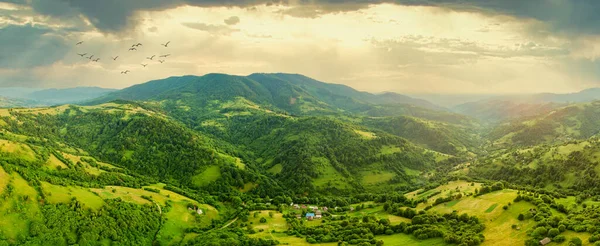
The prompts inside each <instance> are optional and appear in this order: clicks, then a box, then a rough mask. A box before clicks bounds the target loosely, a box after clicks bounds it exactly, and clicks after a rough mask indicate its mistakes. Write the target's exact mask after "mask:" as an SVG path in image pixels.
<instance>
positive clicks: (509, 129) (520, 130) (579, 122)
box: [489, 101, 600, 146]
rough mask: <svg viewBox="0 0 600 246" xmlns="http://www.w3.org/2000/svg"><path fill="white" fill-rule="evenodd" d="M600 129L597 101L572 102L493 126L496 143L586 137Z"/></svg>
mask: <svg viewBox="0 0 600 246" xmlns="http://www.w3.org/2000/svg"><path fill="white" fill-rule="evenodd" d="M599 132H600V101H594V102H589V103H579V104H572V105H569V106H565V107H561V108H557V109H554V110H552V111H550V112H547V113H541V114H539V115H537V116H532V117H526V118H522V119H519V120H514V121H512V122H510V123H505V124H502V125H500V126H498V127H496V128H495V129H494V130H493V131H492V132H491V133H490V135H489V138H490V139H491V140H492V141H493V142H494V144H495V145H500V146H502V145H526V146H529V145H536V144H541V143H554V142H564V141H569V140H574V139H587V138H589V137H592V136H595V135H597V134H598V133H599Z"/></svg>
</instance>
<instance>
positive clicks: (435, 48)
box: [0, 0, 600, 94]
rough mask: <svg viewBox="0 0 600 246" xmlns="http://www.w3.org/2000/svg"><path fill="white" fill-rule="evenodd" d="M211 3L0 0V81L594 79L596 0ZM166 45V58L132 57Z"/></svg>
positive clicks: (410, 84) (533, 82) (493, 82)
mask: <svg viewBox="0 0 600 246" xmlns="http://www.w3.org/2000/svg"><path fill="white" fill-rule="evenodd" d="M220 2H221V1H210V0H208V1H201V0H177V1H175V0H173V1H157V0H156V1H155V0H153V1H145V0H131V1H117V0H115V1H102V3H99V1H98V2H95V1H84V0H79V1H76V0H73V1H61V0H8V1H7V0H0V43H1V44H2V51H1V52H0V86H1V87H53V88H66V87H76V86H99V87H105V88H124V87H128V86H131V85H134V84H139V83H143V82H146V81H149V80H153V79H160V78H165V77H169V76H174V75H186V74H194V75H202V74H206V73H227V74H236V75H247V74H251V73H254V72H285V73H299V74H303V75H306V76H310V77H313V78H315V79H318V80H321V81H326V82H330V83H340V84H345V85H348V86H351V87H353V88H356V89H358V90H363V91H369V92H383V91H393V92H398V93H406V94H431V93H434V94H492V93H494V94H499V93H537V92H555V93H566V92H574V91H579V90H582V89H585V88H590V87H597V86H598V85H599V83H598V76H599V74H598V71H600V69H598V68H599V63H598V61H597V57H598V54H600V46H599V45H598V42H597V41H599V37H600V36H599V34H600V25H598V24H599V23H598V22H599V21H598V19H599V17H598V15H597V14H596V13H595V9H598V8H599V7H600V2H596V1H591V0H590V1H560V0H547V1H544V0H531V1H495V3H491V2H490V1H485V2H486V3H480V2H481V1H475V0H468V1H460V3H456V2H457V1H450V0H439V1H433V0H429V1H414V0H398V1H383V0H382V1H366V0H353V1H350V2H351V3H339V1H333V0H331V1H286V2H270V1H260V0H256V1H226V4H221V3H220ZM368 3H376V4H368ZM80 41H83V43H82V44H81V45H76V43H77V42H80ZM167 41H171V44H170V45H169V47H163V46H161V45H160V44H163V43H165V42H167ZM138 42H139V43H142V44H143V45H144V46H143V47H142V48H141V49H140V50H139V51H137V52H128V50H127V49H128V48H129V47H130V46H131V45H132V44H135V43H138ZM77 53H89V54H95V55H96V57H100V58H101V59H100V60H99V61H98V62H92V61H90V60H89V59H85V58H82V57H80V56H78V55H77ZM165 53H170V54H172V55H171V56H170V57H168V58H169V59H167V60H166V62H164V63H157V62H155V61H154V60H152V61H150V62H151V63H150V64H149V65H148V66H147V67H143V66H141V65H140V64H142V63H148V62H149V61H148V60H146V59H145V57H149V56H151V55H157V56H158V55H161V54H165ZM114 56H119V57H120V58H119V59H118V60H116V61H113V60H111V59H110V57H114ZM125 70H130V73H128V74H122V73H121V72H122V71H125Z"/></svg>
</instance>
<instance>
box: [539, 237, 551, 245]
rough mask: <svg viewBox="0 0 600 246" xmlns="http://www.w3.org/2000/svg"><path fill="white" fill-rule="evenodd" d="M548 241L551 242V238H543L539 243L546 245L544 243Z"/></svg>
mask: <svg viewBox="0 0 600 246" xmlns="http://www.w3.org/2000/svg"><path fill="white" fill-rule="evenodd" d="M550 242H552V240H550V238H544V239H542V240H540V245H546V244H549V243H550Z"/></svg>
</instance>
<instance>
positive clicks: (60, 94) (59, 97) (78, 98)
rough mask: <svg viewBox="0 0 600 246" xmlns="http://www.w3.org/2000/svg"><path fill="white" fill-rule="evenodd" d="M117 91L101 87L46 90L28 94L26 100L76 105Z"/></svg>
mask: <svg viewBox="0 0 600 246" xmlns="http://www.w3.org/2000/svg"><path fill="white" fill-rule="evenodd" d="M113 91H116V90H115V89H105V88H100V87H75V88H67V89H45V90H40V91H35V92H32V93H30V94H28V95H27V96H26V97H25V98H27V99H31V100H36V101H40V102H44V103H47V104H65V103H76V102H82V101H86V100H90V99H93V98H97V97H100V96H103V95H106V94H108V93H110V92H113Z"/></svg>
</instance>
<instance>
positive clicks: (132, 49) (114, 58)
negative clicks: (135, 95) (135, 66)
mask: <svg viewBox="0 0 600 246" xmlns="http://www.w3.org/2000/svg"><path fill="white" fill-rule="evenodd" d="M169 43H171V41H168V42H166V43H164V44H161V46H164V47H165V48H168V47H169ZM81 44H83V41H79V42H77V43H76V44H75V46H78V45H81ZM140 46H143V45H142V43H137V44H133V45H131V47H130V48H129V50H128V51H137V50H138V47H140ZM77 55H79V56H81V57H82V58H87V59H89V60H90V61H92V62H98V61H99V60H100V57H96V58H95V59H94V55H93V54H90V56H86V55H88V53H77ZM170 55H171V54H165V55H160V56H158V57H159V59H158V60H156V61H158V62H160V63H161V64H162V63H164V62H165V60H164V59H166V58H167V57H169V56H170ZM154 57H156V55H152V56H150V57H146V59H147V60H150V61H154ZM118 58H119V56H115V57H111V59H112V60H113V61H116V60H117V59H118ZM160 58H164V59H162V60H161V59H160ZM140 65H142V67H146V66H148V64H147V63H146V64H144V63H142V64H140ZM129 72H131V71H129V70H125V71H121V74H127V73H129Z"/></svg>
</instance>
